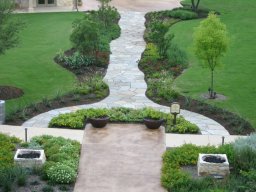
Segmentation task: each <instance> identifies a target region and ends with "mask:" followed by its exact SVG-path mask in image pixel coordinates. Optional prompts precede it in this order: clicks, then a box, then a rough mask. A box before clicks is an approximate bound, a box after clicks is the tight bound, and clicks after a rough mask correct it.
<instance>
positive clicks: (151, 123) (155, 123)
mask: <svg viewBox="0 0 256 192" xmlns="http://www.w3.org/2000/svg"><path fill="white" fill-rule="evenodd" d="M143 122H144V124H145V125H146V127H147V128H149V129H158V128H159V127H160V126H161V125H162V123H163V122H164V117H163V114H162V113H161V112H159V111H156V110H154V109H152V108H145V109H144V120H143Z"/></svg>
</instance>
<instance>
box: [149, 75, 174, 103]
mask: <svg viewBox="0 0 256 192" xmlns="http://www.w3.org/2000/svg"><path fill="white" fill-rule="evenodd" d="M161 74H162V76H161V77H159V78H152V79H151V78H150V79H148V89H147V95H149V96H150V97H151V96H154V95H157V96H158V97H160V98H163V99H165V100H167V101H172V100H173V99H176V98H177V97H178V95H179V94H178V93H177V92H176V91H175V90H173V89H172V84H173V77H172V76H171V75H170V74H167V73H161ZM150 94H152V95H150Z"/></svg>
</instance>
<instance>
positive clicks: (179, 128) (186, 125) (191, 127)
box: [166, 117, 199, 133]
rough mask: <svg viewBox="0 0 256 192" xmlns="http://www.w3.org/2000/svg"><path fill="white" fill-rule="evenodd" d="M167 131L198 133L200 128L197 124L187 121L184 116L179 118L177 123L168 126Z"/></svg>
mask: <svg viewBox="0 0 256 192" xmlns="http://www.w3.org/2000/svg"><path fill="white" fill-rule="evenodd" d="M166 132H167V133H169V132H174V133H198V132H199V128H198V127H197V125H195V124H193V123H190V122H188V121H186V120H185V119H184V118H183V117H180V118H179V119H178V122H177V125H175V126H168V127H166Z"/></svg>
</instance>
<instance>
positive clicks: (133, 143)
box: [74, 124, 165, 192]
mask: <svg viewBox="0 0 256 192" xmlns="http://www.w3.org/2000/svg"><path fill="white" fill-rule="evenodd" d="M164 135H165V134H164V128H163V127H161V128H160V129H157V130H150V129H146V128H145V127H144V126H141V125H138V124H111V125H107V126H106V127H105V128H102V129H95V128H92V127H91V125H90V124H88V125H87V126H86V132H85V135H84V138H83V144H82V150H81V156H80V162H79V174H78V178H77V180H76V184H75V189H74V192H164V191H165V190H164V189H163V188H162V187H161V184H160V171H161V166H162V158H161V156H162V154H163V153H164V151H165V142H164V141H165V136H164Z"/></svg>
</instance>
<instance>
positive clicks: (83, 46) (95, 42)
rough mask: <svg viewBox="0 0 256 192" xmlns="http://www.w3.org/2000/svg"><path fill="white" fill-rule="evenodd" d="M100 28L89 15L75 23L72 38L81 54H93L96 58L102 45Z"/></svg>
mask: <svg viewBox="0 0 256 192" xmlns="http://www.w3.org/2000/svg"><path fill="white" fill-rule="evenodd" d="M99 28H100V26H99V24H98V23H96V22H95V21H93V20H90V19H89V17H88V16H87V15H85V17H84V19H80V20H77V21H76V22H74V23H73V32H72V34H71V36H70V40H71V42H72V43H73V44H74V47H75V48H76V49H77V50H79V52H80V53H81V54H93V55H95V56H96V53H97V51H98V50H99V44H100V29H99Z"/></svg>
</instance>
